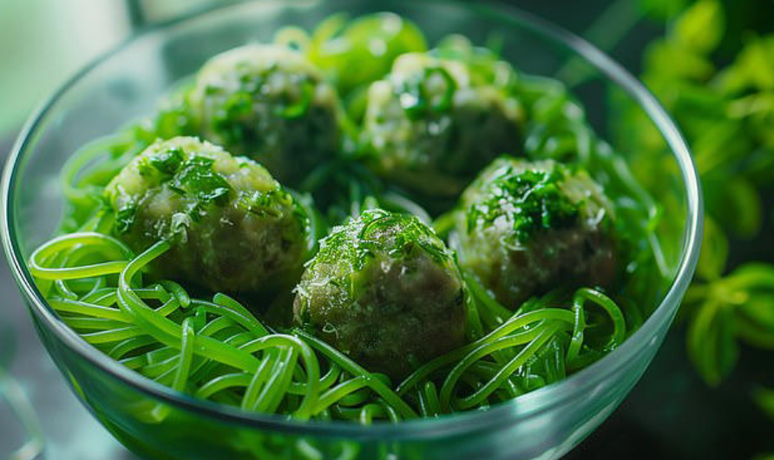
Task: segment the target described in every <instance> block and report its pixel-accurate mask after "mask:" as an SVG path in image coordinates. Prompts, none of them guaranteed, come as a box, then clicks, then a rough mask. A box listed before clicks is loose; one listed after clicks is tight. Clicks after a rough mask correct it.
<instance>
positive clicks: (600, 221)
mask: <svg viewBox="0 0 774 460" xmlns="http://www.w3.org/2000/svg"><path fill="white" fill-rule="evenodd" d="M611 209H612V208H611V205H610V203H609V202H608V199H607V198H606V197H605V195H604V194H603V192H602V189H601V188H600V186H599V185H598V184H597V183H596V182H594V181H593V180H592V179H591V177H589V175H588V174H587V173H586V172H585V171H582V170H579V169H573V168H571V167H568V166H563V165H561V164H559V163H556V162H553V161H551V160H547V161H538V162H532V163H531V162H528V161H526V160H520V159H516V158H512V157H505V156H504V157H500V158H498V159H497V160H495V161H494V162H492V164H491V165H490V166H488V167H487V168H486V169H485V170H483V171H482V172H481V174H480V175H479V177H478V178H477V179H476V180H475V181H474V182H473V183H472V184H471V185H470V187H468V188H467V189H466V190H465V192H464V193H463V195H462V198H461V200H460V209H459V210H458V211H456V228H457V232H458V234H459V237H460V238H459V246H460V247H459V257H460V265H461V267H462V268H463V269H464V270H467V271H470V272H471V273H473V274H474V275H475V276H477V277H478V278H479V279H480V281H481V283H482V284H483V285H484V286H485V287H487V288H488V289H490V290H491V291H492V292H493V293H494V294H495V296H496V297H497V300H499V301H500V302H501V303H503V304H505V305H506V306H510V307H511V308H515V307H516V306H518V304H519V303H520V302H522V301H524V300H526V298H527V297H529V296H530V295H532V294H537V293H541V292H543V291H545V290H548V289H550V288H552V287H554V285H559V284H561V283H566V282H568V281H570V282H572V281H577V282H583V283H590V284H597V285H603V286H604V285H608V284H610V283H611V282H612V281H613V278H614V276H615V272H616V270H615V243H614V239H613V235H612V228H613V225H612V219H613V215H612V210H611Z"/></svg>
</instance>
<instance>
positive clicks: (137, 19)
mask: <svg viewBox="0 0 774 460" xmlns="http://www.w3.org/2000/svg"><path fill="white" fill-rule="evenodd" d="M213 3H215V2H213V1H212V0H188V1H184V0H156V1H153V0H145V1H142V0H125V1H120V0H112V1H106V0H69V1H67V2H64V1H60V0H25V1H16V0H0V158H3V159H4V158H5V156H6V155H7V153H8V151H9V150H10V149H11V146H12V143H13V140H14V138H15V136H16V135H17V134H18V132H19V130H20V128H21V126H22V124H23V122H24V120H25V119H26V118H27V117H28V116H29V114H30V112H31V111H32V110H33V109H34V107H35V106H37V105H38V104H40V103H41V102H42V101H43V100H45V98H46V97H47V96H48V95H50V94H51V93H52V92H53V91H54V90H55V89H56V88H57V87H58V86H59V85H60V84H61V83H63V82H64V81H65V80H66V79H67V78H68V77H69V76H70V75H72V74H73V73H74V72H75V71H77V69H79V68H80V67H82V66H83V65H84V64H85V63H87V62H88V61H89V60H91V59H93V58H94V57H95V56H97V55H99V54H100V53H102V52H105V51H107V50H108V49H110V48H111V47H113V46H115V45H116V44H118V43H120V42H121V41H122V40H124V39H125V38H126V37H128V36H129V35H130V34H131V33H132V32H133V31H134V30H136V29H138V28H141V27H144V26H147V25H149V24H152V23H154V22H158V21H164V20H168V19H170V18H173V17H175V16H177V15H180V14H184V13H187V12H190V11H193V10H196V9H200V8H206V7H208V6H210V5H211V4H213ZM507 3H510V4H513V5H514V6H517V7H519V8H522V9H525V10H528V11H531V12H533V13H535V14H538V15H540V16H543V17H545V18H548V19H550V20H552V21H554V22H556V23H558V24H560V25H562V26H564V27H566V28H568V29H570V30H572V31H574V32H576V33H578V34H581V35H584V36H585V37H586V38H587V39H589V40H590V41H591V42H593V43H595V44H596V45H598V46H599V47H601V48H602V49H604V50H606V51H607V52H608V53H610V54H611V55H612V56H613V57H614V58H615V59H616V60H618V61H619V62H621V63H622V64H623V65H624V66H625V67H627V68H628V69H629V70H630V71H632V72H633V73H634V74H636V75H640V74H642V73H643V72H645V71H648V72H650V71H651V70H652V69H649V68H648V66H649V65H650V66H651V67H652V66H653V65H654V64H653V63H652V59H653V58H652V55H653V54H654V53H653V51H652V50H653V48H654V47H657V46H659V45H657V44H656V45H654V43H657V42H658V41H659V40H662V39H663V37H664V36H669V34H671V33H673V29H674V27H675V21H676V18H679V17H680V14H681V13H682V12H683V11H684V10H685V9H686V8H690V7H691V6H692V5H693V4H694V3H695V2H694V1H692V0H613V1H610V0H582V1H581V0H565V1H558V0H510V1H507ZM718 4H720V5H721V6H722V11H721V14H722V18H721V19H722V21H723V29H722V34H721V36H720V37H718V40H717V41H718V43H716V44H714V45H713V46H714V48H713V49H714V50H713V53H712V55H711V58H710V62H711V65H713V66H717V67H722V66H725V65H728V64H730V63H733V62H735V60H736V56H737V55H738V54H739V52H740V50H741V49H743V48H744V47H745V46H746V45H748V44H749V43H750V42H751V41H754V40H756V39H757V38H758V37H761V36H765V35H766V34H771V33H774V0H750V1H745V0H724V1H720V2H719V3H718ZM700 35H701V34H700ZM705 35H706V34H705ZM654 41H655V42H654ZM662 42H663V40H662ZM647 56H651V58H650V59H651V62H649V61H648V57H647ZM763 56H764V57H763V58H762V59H763V61H764V62H763V63H762V64H760V65H761V68H762V69H764V70H762V72H764V74H763V76H762V77H761V78H763V83H762V89H761V91H760V92H761V93H762V94H763V95H764V96H766V95H768V96H767V97H768V99H767V97H763V98H762V100H763V101H764V102H763V103H764V104H765V103H766V101H768V104H770V107H769V108H768V109H767V110H770V112H768V113H769V118H765V117H764V118H763V121H762V123H763V129H764V132H765V129H766V126H768V127H770V132H771V133H774V40H773V41H772V45H771V49H770V50H769V54H768V55H766V54H764V55H763ZM767 56H768V57H767ZM673 59H674V61H673V62H671V64H674V66H675V68H678V69H679V68H681V67H684V68H686V69H687V70H686V72H688V73H690V72H691V71H692V70H695V69H696V67H697V66H698V64H695V63H692V62H686V61H685V60H683V59H682V57H681V56H678V55H675V56H673ZM767 59H768V61H767ZM669 64H670V63H669V62H667V63H666V67H669ZM661 65H662V66H664V63H662V64H661ZM767 66H769V67H768V69H769V70H770V74H765V72H766V68H767ZM651 73H652V72H651ZM675 73H679V70H676V71H675ZM767 75H768V76H769V77H770V81H769V83H770V86H767V85H768V83H766V80H765V79H766V78H768V77H767ZM681 77H684V75H682V76H681V75H675V78H676V79H679V78H681ZM700 82H701V80H699V84H700ZM675 87H677V85H676V86H675ZM756 94H757V93H756ZM662 96H663V95H662ZM667 105H668V106H669V104H667ZM668 108H673V107H668ZM674 109H675V110H680V107H679V106H678V107H676V108H674ZM764 109H766V107H764ZM678 121H680V119H679V117H678ZM767 122H770V124H769V125H766V123H767ZM772 137H773V138H774V134H772ZM761 142H763V141H761ZM771 144H774V141H772V142H771ZM764 147H765V145H764ZM764 154H766V155H771V156H773V157H774V148H773V149H772V150H770V151H767V150H764ZM772 161H774V160H772ZM772 171H774V169H772ZM772 184H774V176H772V177H770V178H768V181H766V177H764V178H763V180H760V178H758V180H757V181H756V182H755V183H754V184H753V186H752V187H753V189H754V191H755V192H756V194H757V195H758V198H757V199H755V198H750V197H747V200H748V201H749V200H752V201H755V203H753V204H750V203H748V202H746V201H745V200H744V199H742V200H739V201H736V202H734V203H732V204H731V205H730V206H733V207H737V208H740V209H741V211H739V210H738V209H737V210H734V209H731V210H730V211H729V212H730V214H729V216H734V217H733V219H736V218H738V216H739V215H741V216H743V217H744V216H747V217H749V216H750V215H751V213H752V214H754V213H755V212H756V211H755V210H753V211H749V210H748V208H753V207H755V208H756V209H759V210H760V212H758V217H757V218H758V222H757V224H758V228H757V229H756V231H755V232H747V233H746V234H745V233H743V234H737V233H734V232H730V234H731V244H730V246H729V247H730V250H729V258H728V263H727V264H726V265H725V269H721V271H722V272H723V273H727V272H728V271H730V270H733V268H734V267H736V266H738V265H740V264H742V263H744V262H746V261H749V260H758V261H769V262H772V261H774V238H773V237H772V235H774V222H772V216H774V199H773V197H774V193H773V191H774V189H773V188H772ZM705 188H706V187H705ZM756 200H757V201H756ZM729 218H730V219H731V217H729ZM753 218H755V216H753ZM720 220H722V218H721V219H720ZM770 302H771V303H772V305H770V306H771V307H772V310H774V295H772V296H771V298H770ZM685 316H690V315H685ZM686 324H687V322H686V321H683V322H678V324H676V325H675V327H674V328H673V329H672V331H671V332H670V334H669V336H668V338H667V340H666V343H665V344H664V346H663V348H662V350H661V351H660V352H659V355H658V356H657V358H656V360H655V361H654V363H653V364H652V365H651V367H650V369H649V370H648V371H647V373H646V374H645V376H644V377H643V379H642V381H641V382H640V383H639V385H638V386H637V387H636V388H635V390H634V391H633V392H632V394H631V395H630V397H629V398H628V399H627V400H626V401H625V402H624V403H623V405H622V406H621V407H620V408H619V409H618V410H617V411H616V412H615V413H614V414H613V416H612V417H611V418H610V419H609V420H608V421H607V422H606V423H605V424H604V425H603V426H602V427H601V428H600V429H599V430H598V431H597V432H595V433H594V434H593V435H592V436H591V437H590V438H589V439H588V440H586V441H585V442H584V443H582V444H581V446H579V447H578V448H577V449H576V450H575V451H574V452H573V453H571V454H570V455H569V458H571V459H576V460H578V459H617V458H626V459H640V458H641V459H653V458H658V459H715V458H718V459H756V458H766V457H764V455H765V453H767V452H768V453H772V452H774V418H772V416H771V415H767V414H766V412H765V411H764V410H761V408H760V407H759V404H757V403H756V402H755V400H754V398H753V397H752V395H754V394H756V393H755V392H756V391H757V389H758V388H761V387H765V386H766V385H768V387H774V354H772V353H771V352H770V351H769V352H767V351H766V350H764V349H762V348H766V347H760V346H757V347H750V346H746V345H744V344H742V345H740V347H741V348H738V349H735V353H736V354H737V355H738V362H737V363H736V366H732V367H733V372H731V371H730V368H729V369H726V367H728V366H726V365H725V364H723V366H725V367H724V369H725V371H724V374H727V376H726V377H725V379H723V381H722V382H719V383H717V384H716V385H714V386H709V385H707V384H706V383H705V380H706V379H702V378H701V377H700V376H699V374H697V372H695V371H694V368H693V366H692V363H691V361H690V360H689V357H688V354H687V352H686V344H685V343H686V339H685V335H686V329H687V325H686ZM772 334H773V335H772V340H771V342H772V344H773V345H772V347H774V332H772ZM733 345H734V346H736V343H734V344H733ZM0 396H1V397H0V458H7V457H8V456H9V455H11V453H12V452H14V451H16V449H18V448H19V447H20V446H22V445H25V443H27V444H26V445H27V449H28V450H27V451H24V452H22V454H25V453H26V454H28V455H27V456H26V457H20V458H30V459H32V458H45V459H51V460H92V459H94V460H113V459H115V460H122V459H133V458H135V457H133V456H132V455H131V454H129V453H128V452H127V451H126V450H125V449H124V448H123V447H121V446H120V445H119V444H118V443H117V442H116V441H114V440H113V439H112V438H111V437H110V435H109V434H108V433H107V432H106V431H105V430H104V429H103V428H102V427H101V426H100V425H98V423H97V422H96V421H95V420H93V419H92V417H91V416H90V414H88V412H87V411H86V409H84V408H83V407H82V406H81V405H80V404H79V403H78V402H77V400H76V399H75V397H74V396H73V395H72V394H71V393H70V391H69V389H68V388H67V387H66V385H65V383H64V381H63V380H62V379H61V377H60V375H59V373H58V372H57V371H56V369H55V367H54V365H53V363H52V362H51V361H50V359H49V358H48V357H47V356H46V354H45V352H44V351H43V349H42V347H41V345H40V343H39V341H38V339H37V336H36V335H35V333H34V331H33V329H32V324H31V322H30V321H29V319H28V317H27V313H26V311H25V309H24V307H23V305H22V303H21V300H20V298H19V296H18V293H17V290H16V287H15V286H14V284H13V281H12V280H11V277H10V274H9V272H8V269H7V267H6V264H1V265H0ZM772 401H774V399H772ZM772 406H774V403H772ZM30 437H31V439H32V442H29V441H30ZM38 452H40V453H39V454H38ZM771 458H774V457H771Z"/></svg>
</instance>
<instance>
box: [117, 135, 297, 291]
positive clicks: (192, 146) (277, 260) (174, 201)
mask: <svg viewBox="0 0 774 460" xmlns="http://www.w3.org/2000/svg"><path fill="white" fill-rule="evenodd" d="M106 198H107V200H108V202H109V205H110V207H111V209H112V211H113V213H114V216H115V223H114V232H115V233H116V234H117V235H118V236H119V237H120V238H121V239H122V240H123V241H125V242H126V243H127V244H128V245H129V246H130V247H131V248H132V249H133V250H135V251H141V250H144V249H145V248H147V247H149V246H150V245H151V244H153V243H155V242H156V241H159V240H161V239H165V240H168V241H170V242H171V243H172V248H171V249H170V251H169V252H168V253H166V254H164V256H162V257H161V258H160V259H159V260H158V261H157V264H156V266H155V268H156V269H157V270H158V271H159V274H160V275H162V276H165V277H171V278H182V279H185V280H189V281H192V282H194V283H196V284H199V285H202V286H206V287H208V288H210V289H212V290H213V291H237V292H244V291H256V290H261V289H264V288H270V287H272V285H273V283H279V282H283V281H285V278H286V277H288V276H298V275H300V272H301V268H302V264H303V259H304V257H305V256H306V252H307V233H308V224H309V221H308V218H307V216H306V214H305V213H304V211H303V210H302V209H301V208H300V207H299V206H298V204H297V203H296V201H295V200H294V198H293V197H292V196H291V195H290V194H289V193H288V192H287V191H285V190H284V189H283V188H282V186H280V184H279V183H278V182H277V181H275V180H274V179H273V178H272V177H271V175H270V174H269V172H268V171H266V169H265V168H263V167H262V166H261V165H259V164H257V163H255V162H254V161H252V160H250V159H247V158H244V157H232V156H231V155H230V154H229V153H228V152H226V151H225V150H223V149H221V148H220V147H217V146H215V145H213V144H210V143H208V142H202V141H199V140H198V139H196V138H193V137H177V138H173V139H171V140H168V141H163V142H157V143H155V144H153V145H151V146H149V147H148V148H147V149H146V150H145V151H144V152H143V153H142V154H140V155H139V156H138V157H136V158H135V159H134V160H132V161H131V162H130V163H129V164H128V165H127V166H125V167H124V168H123V170H122V171H121V172H120V173H119V174H118V175H117V176H116V177H115V178H113V180H112V181H111V182H110V184H108V187H107V190H106Z"/></svg>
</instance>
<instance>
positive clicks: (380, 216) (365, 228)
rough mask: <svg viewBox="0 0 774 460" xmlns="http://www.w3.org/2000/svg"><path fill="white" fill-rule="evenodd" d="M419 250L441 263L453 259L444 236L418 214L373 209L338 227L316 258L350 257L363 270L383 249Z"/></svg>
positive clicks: (395, 252) (397, 255) (403, 253)
mask: <svg viewBox="0 0 774 460" xmlns="http://www.w3.org/2000/svg"><path fill="white" fill-rule="evenodd" d="M416 250H422V251H424V252H426V253H427V254H428V255H430V257H432V258H433V260H435V261H436V262H438V263H446V262H451V261H452V255H451V252H450V251H449V250H448V249H447V248H446V247H445V246H444V244H443V242H442V241H441V239H440V238H438V236H436V235H435V233H433V231H432V230H431V229H430V228H429V227H428V226H426V225H424V224H422V223H421V222H420V221H419V219H417V218H416V217H415V216H412V215H408V214H398V213H390V212H387V211H383V210H381V209H372V210H369V211H365V212H363V213H362V214H361V215H360V217H359V218H358V219H356V220H353V221H351V222H350V223H348V224H346V225H344V226H340V227H336V228H334V230H333V231H332V232H331V234H330V235H328V236H327V237H326V238H325V239H324V240H323V241H322V242H321V248H320V251H319V252H318V254H317V256H316V258H315V260H314V262H315V263H316V262H322V263H330V262H338V261H340V260H348V261H349V262H350V263H351V264H352V267H353V268H354V269H355V270H358V271H359V270H362V269H363V268H364V267H365V266H366V264H367V262H368V261H369V260H370V259H373V258H375V257H376V254H377V253H379V252H382V253H387V254H388V255H389V256H390V257H392V258H393V259H401V258H405V257H408V256H410V255H411V254H413V253H414V252H415V251H416Z"/></svg>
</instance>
